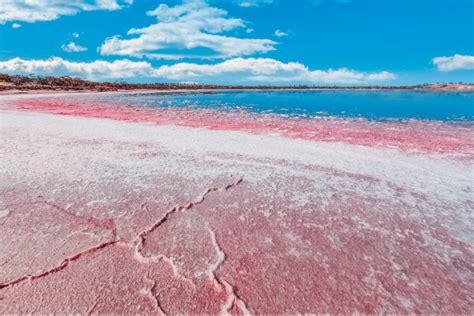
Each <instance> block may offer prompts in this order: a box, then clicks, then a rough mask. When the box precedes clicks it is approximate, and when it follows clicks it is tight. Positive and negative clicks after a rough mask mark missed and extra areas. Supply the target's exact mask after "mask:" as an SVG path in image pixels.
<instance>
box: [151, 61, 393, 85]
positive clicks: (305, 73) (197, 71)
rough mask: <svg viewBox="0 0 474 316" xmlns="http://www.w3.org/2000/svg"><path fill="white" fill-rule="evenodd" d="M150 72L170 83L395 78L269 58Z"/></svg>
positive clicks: (334, 81) (177, 66)
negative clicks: (319, 68) (325, 68)
mask: <svg viewBox="0 0 474 316" xmlns="http://www.w3.org/2000/svg"><path fill="white" fill-rule="evenodd" d="M153 73H154V76H156V77H162V78H168V79H174V80H184V79H188V80H194V81H196V80H202V79H204V80H205V81H209V80H210V79H212V78H216V77H217V78H225V79H227V80H231V79H232V78H240V79H239V81H240V82H241V83H245V82H258V83H290V84H292V83H307V84H362V83H371V82H379V81H386V80H392V79H395V75H394V74H392V73H390V72H387V71H383V72H375V73H366V72H359V71H354V70H350V69H347V68H341V69H335V70H333V69H329V70H310V69H309V68H308V67H306V66H305V65H303V64H301V63H295V62H290V63H283V62H281V61H278V60H275V59H271V58H234V59H230V60H227V61H224V62H222V63H217V64H192V63H178V64H174V65H171V66H161V67H159V68H157V69H155V70H154V72H153ZM234 80H235V79H234Z"/></svg>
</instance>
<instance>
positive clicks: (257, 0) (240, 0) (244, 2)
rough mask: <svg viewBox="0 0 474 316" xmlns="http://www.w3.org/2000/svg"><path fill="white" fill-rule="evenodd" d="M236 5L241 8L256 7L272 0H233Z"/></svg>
mask: <svg viewBox="0 0 474 316" xmlns="http://www.w3.org/2000/svg"><path fill="white" fill-rule="evenodd" d="M234 2H235V3H237V5H239V6H240V7H243V8H250V7H258V6H261V5H264V4H271V3H273V0H234Z"/></svg>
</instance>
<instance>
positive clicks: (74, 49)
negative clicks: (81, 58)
mask: <svg viewBox="0 0 474 316" xmlns="http://www.w3.org/2000/svg"><path fill="white" fill-rule="evenodd" d="M61 49H62V50H63V51H65V52H68V53H78V52H85V51H86V50H87V47H84V46H80V45H77V44H76V43H74V42H69V43H68V44H67V45H64V44H63V45H61Z"/></svg>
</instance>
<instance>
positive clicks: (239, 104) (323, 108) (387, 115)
mask: <svg viewBox="0 0 474 316" xmlns="http://www.w3.org/2000/svg"><path fill="white" fill-rule="evenodd" d="M81 98H86V99H90V100H91V101H94V102H97V101H104V102H105V101H107V102H112V103H114V104H122V105H128V106H140V107H193V108H206V109H209V108H212V109H222V110H235V109H238V110H242V109H243V110H246V111H250V112H257V113H261V112H271V113H276V114H284V115H289V116H300V117H314V116H337V117H347V118H354V117H361V118H365V119H369V120H386V119H395V120H406V119H421V120H439V121H473V120H474V93H473V92H453V91H443V92H431V91H401V90H400V91H399V90H393V91H363V90H361V91H348V90H331V91H213V92H209V93H207V92H206V93H204V92H186V93H163V92H156V93H155V92H146V93H124V94H104V95H94V96H87V97H86V96H81Z"/></svg>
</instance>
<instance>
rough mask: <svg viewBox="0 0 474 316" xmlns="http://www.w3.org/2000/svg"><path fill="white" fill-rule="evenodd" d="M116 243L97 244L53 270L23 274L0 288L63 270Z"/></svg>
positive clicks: (1, 284) (114, 241) (2, 284)
mask: <svg viewBox="0 0 474 316" xmlns="http://www.w3.org/2000/svg"><path fill="white" fill-rule="evenodd" d="M116 243H117V241H116V240H112V241H108V242H105V243H102V244H100V245H97V246H95V247H92V248H89V249H87V250H85V251H81V252H79V253H77V254H75V255H74V256H71V257H69V258H66V259H64V260H63V261H62V262H61V263H60V264H59V265H58V266H57V267H54V268H52V269H51V270H48V271H46V272H42V273H39V274H35V275H30V274H27V275H24V276H21V277H19V278H17V279H14V280H10V281H7V282H4V283H0V289H3V288H6V287H9V286H13V285H16V284H18V283H21V282H23V281H26V280H30V281H33V280H36V279H39V278H42V277H46V276H48V275H51V274H54V273H57V272H59V271H61V270H63V269H64V268H66V267H67V266H68V265H69V263H71V262H74V261H76V260H77V259H79V258H81V257H83V256H86V255H89V254H92V253H95V252H97V251H99V250H101V249H104V248H106V247H108V246H111V245H114V244H116Z"/></svg>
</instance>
